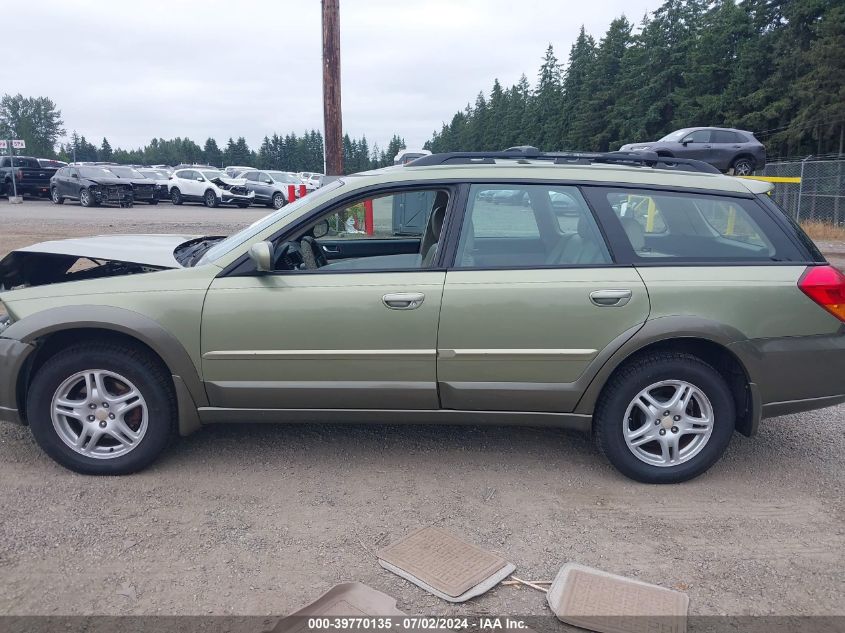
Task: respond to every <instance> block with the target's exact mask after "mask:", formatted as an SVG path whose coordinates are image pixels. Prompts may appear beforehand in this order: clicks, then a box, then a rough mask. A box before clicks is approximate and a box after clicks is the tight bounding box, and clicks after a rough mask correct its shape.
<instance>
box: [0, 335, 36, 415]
mask: <svg viewBox="0 0 845 633" xmlns="http://www.w3.org/2000/svg"><path fill="white" fill-rule="evenodd" d="M34 349H35V348H34V347H33V346H32V345H29V344H28V343H21V342H20V341H16V340H14V339H10V338H2V337H0V421H3V422H12V423H14V424H23V423H24V422H23V416H22V415H21V412H20V409H19V403H18V398H17V386H18V377H19V376H20V372H21V370H22V368H23V366H24V363H25V362H26V359H27V358H28V357H29V355H30V354H31V353H32V352H33V350H34Z"/></svg>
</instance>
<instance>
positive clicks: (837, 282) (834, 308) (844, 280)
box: [798, 266, 845, 321]
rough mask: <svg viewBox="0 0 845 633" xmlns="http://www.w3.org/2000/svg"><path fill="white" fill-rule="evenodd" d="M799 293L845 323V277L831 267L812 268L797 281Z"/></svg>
mask: <svg viewBox="0 0 845 633" xmlns="http://www.w3.org/2000/svg"><path fill="white" fill-rule="evenodd" d="M798 287H799V288H800V289H801V291H802V292H803V293H804V294H805V295H807V296H808V297H810V299H812V300H813V301H815V302H816V303H818V304H819V305H820V306H821V307H823V308H824V309H825V310H827V311H828V312H830V313H831V314H832V315H833V316H835V317H837V318H838V319H839V320H840V321H845V275H843V274H842V273H841V272H839V271H838V270H837V269H836V268H834V267H833V266H813V267H812V268H808V269H807V271H806V272H805V273H804V274H803V275H801V279H799V280H798Z"/></svg>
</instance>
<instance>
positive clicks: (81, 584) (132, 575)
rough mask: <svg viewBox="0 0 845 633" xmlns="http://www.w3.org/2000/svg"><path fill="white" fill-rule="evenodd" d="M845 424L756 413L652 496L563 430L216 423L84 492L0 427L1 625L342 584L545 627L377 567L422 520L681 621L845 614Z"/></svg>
mask: <svg viewBox="0 0 845 633" xmlns="http://www.w3.org/2000/svg"><path fill="white" fill-rule="evenodd" d="M264 213H266V211H265V210H264V209H260V208H255V209H250V210H240V209H204V208H202V207H199V206H183V207H179V208H177V207H171V206H170V205H167V204H165V205H159V206H158V207H144V206H137V207H135V208H133V209H81V208H80V207H79V206H78V205H76V204H72V203H68V204H65V205H64V206H62V207H56V206H52V205H50V204H48V203H39V202H32V201H27V202H26V203H25V204H24V205H21V206H12V205H8V204H6V203H5V202H0V255H2V254H5V252H6V251H8V250H9V249H12V248H15V247H18V246H22V245H25V244H30V243H33V242H37V241H42V240H44V239H54V238H56V239H57V238H62V237H69V236H76V235H90V234H96V233H115V232H154V233H165V232H180V233H181V232H184V233H219V232H228V231H231V230H232V229H233V228H236V227H238V226H240V225H243V224H247V223H250V222H252V221H254V220H255V219H256V218H258V217H259V216H261V215H264ZM837 248H838V249H839V250H842V251H845V248H841V245H839V247H837ZM833 250H836V249H833ZM843 257H845V253H843ZM843 421H845V407H838V408H832V409H827V410H822V411H818V412H813V413H807V414H802V415H796V416H788V417H783V418H777V419H773V420H768V421H766V422H764V424H763V428H762V430H761V433H760V435H759V436H758V437H757V438H755V439H754V440H748V439H747V438H744V437H741V436H739V435H736V436H735V438H734V440H733V442H732V444H731V446H730V447H729V449H728V451H727V453H726V455H725V457H724V458H723V460H722V461H721V462H720V463H719V464H717V465H716V466H715V467H714V468H713V469H712V470H711V471H710V472H709V473H707V474H706V475H704V476H702V477H700V478H699V479H697V480H695V481H693V482H689V483H687V484H683V485H679V486H663V487H653V486H645V485H641V484H636V483H633V482H631V481H629V480H627V479H624V478H623V477H622V476H620V475H618V474H617V473H616V472H615V471H614V470H613V469H612V468H611V467H610V466H609V465H608V464H607V463H606V462H605V461H604V460H603V459H602V458H601V457H600V456H599V455H598V454H597V452H596V450H595V449H594V448H593V446H592V444H591V443H590V442H589V440H588V439H587V438H585V437H582V436H581V435H578V434H574V433H569V432H565V431H560V430H556V429H540V430H536V429H510V428H479V427H458V428H448V427H433V426H398V425H397V426H388V427H376V426H363V425H361V426H357V425H356V426H329V425H302V426H282V425H277V426H271V425H267V426H262V425H244V426H237V425H221V426H217V427H211V428H206V429H203V430H202V431H200V432H199V433H197V434H195V435H193V436H191V437H189V438H186V439H183V440H180V441H178V442H177V443H176V444H175V445H174V447H173V448H172V449H171V450H169V451H168V452H167V453H166V454H165V456H164V457H163V458H162V459H161V460H160V461H159V462H157V463H156V464H155V465H154V466H153V467H152V468H151V469H149V470H147V471H145V472H143V473H141V474H138V475H134V476H131V477H124V478H91V477H83V476H80V475H76V474H73V473H70V472H68V471H66V470H63V469H62V468H60V467H59V466H57V465H55V464H54V463H53V462H52V461H50V460H49V459H48V458H47V457H45V456H44V455H43V454H42V453H41V451H40V450H39V449H38V447H37V446H36V445H35V443H34V441H33V440H32V438H31V436H30V434H29V431H28V430H27V429H22V428H17V427H13V426H10V425H0V482H2V486H0V535H2V536H0V615H2V614H20V615H22V614H62V615H70V614H210V613H213V614H256V615H264V614H277V615H278V614H284V613H288V612H291V611H293V610H295V609H296V608H298V607H299V606H301V605H302V604H304V603H307V602H309V601H310V600H312V599H314V598H316V597H317V596H318V595H320V594H321V593H323V592H324V591H326V590H327V589H329V588H330V587H331V586H333V585H334V584H336V583H338V582H342V581H347V580H360V581H362V582H365V583H367V584H369V585H371V586H373V587H375V588H378V589H380V590H382V591H384V592H386V593H388V594H390V595H393V596H395V597H396V598H397V599H398V601H399V605H398V606H399V608H401V609H403V610H405V611H407V612H409V613H432V614H434V613H436V614H461V613H466V614H472V613H492V614H502V613H512V614H521V615H529V614H544V613H548V611H547V610H546V608H545V606H544V605H545V600H544V598H543V596H542V595H541V594H539V593H537V592H535V591H533V590H530V589H520V588H516V587H498V588H496V589H494V590H493V591H490V592H489V593H487V594H485V595H484V596H482V597H480V598H478V599H475V600H472V601H470V602H469V603H466V604H464V605H457V606H455V605H450V604H448V603H446V602H443V601H440V600H438V599H437V598H434V597H433V596H430V595H429V594H426V593H424V592H423V591H421V590H419V589H417V588H416V587H414V586H412V585H410V584H408V583H407V582H405V581H403V580H401V579H399V578H398V577H396V576H393V575H392V574H390V573H389V572H386V571H384V570H382V569H381V568H380V567H379V566H378V565H377V563H376V562H375V559H374V555H373V554H374V552H375V551H377V550H378V549H380V548H381V547H382V546H384V545H386V544H388V543H390V542H392V541H394V540H396V539H398V538H400V537H401V536H403V535H404V534H406V533H407V532H408V531H409V530H411V529H414V528H417V527H419V526H423V525H426V524H431V523H435V524H438V525H442V526H444V527H447V528H450V529H452V530H454V531H455V532H456V533H458V534H461V535H464V536H465V537H466V538H468V539H469V540H471V541H473V542H475V543H476V544H478V545H481V546H483V547H487V548H489V549H492V550H494V551H497V552H499V553H501V554H502V555H504V556H506V557H507V558H509V559H510V560H511V561H512V562H514V563H515V564H516V565H517V570H518V571H517V573H518V575H520V576H521V577H523V578H529V577H530V578H531V579H537V580H551V579H552V578H553V577H554V575H555V573H556V571H557V569H558V568H559V566H560V565H561V564H563V563H564V562H568V561H575V562H579V563H583V564H587V565H593V566H596V567H600V568H602V569H605V570H607V571H610V572H615V573H620V574H625V575H630V576H635V577H638V578H640V579H642V580H646V581H649V582H654V583H658V584H661V585H663V586H666V587H675V588H679V589H682V590H684V591H687V592H688V593H689V595H690V598H691V605H690V612H691V613H692V614H743V615H756V614H779V615H786V614H789V615H797V614H807V615H822V614H823V615H833V614H836V615H845V605H843V602H842V586H843V575H842V570H843V568H845V556H843V552H845V520H843V519H845V511H843V507H844V506H843V492H845V489H844V488H843V483H845V473H843V468H842V459H843V456H845V434H844V433H843Z"/></svg>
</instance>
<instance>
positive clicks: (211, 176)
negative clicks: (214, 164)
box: [202, 170, 226, 180]
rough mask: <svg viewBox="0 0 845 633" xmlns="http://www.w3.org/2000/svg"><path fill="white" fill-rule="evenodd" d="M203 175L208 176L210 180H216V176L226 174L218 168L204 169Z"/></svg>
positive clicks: (220, 176) (222, 176)
mask: <svg viewBox="0 0 845 633" xmlns="http://www.w3.org/2000/svg"><path fill="white" fill-rule="evenodd" d="M202 175H203V176H205V177H206V178H208V179H209V180H214V179H215V178H225V177H226V174H224V173H223V172H220V171H217V170H209V171H203V172H202Z"/></svg>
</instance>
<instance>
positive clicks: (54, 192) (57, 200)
mask: <svg viewBox="0 0 845 633" xmlns="http://www.w3.org/2000/svg"><path fill="white" fill-rule="evenodd" d="M50 200H52V201H53V204H64V203H65V199H64V198H63V197H62V196H60V195H59V190H58V189H57V188H56V187H53V188H52V189H50Z"/></svg>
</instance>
